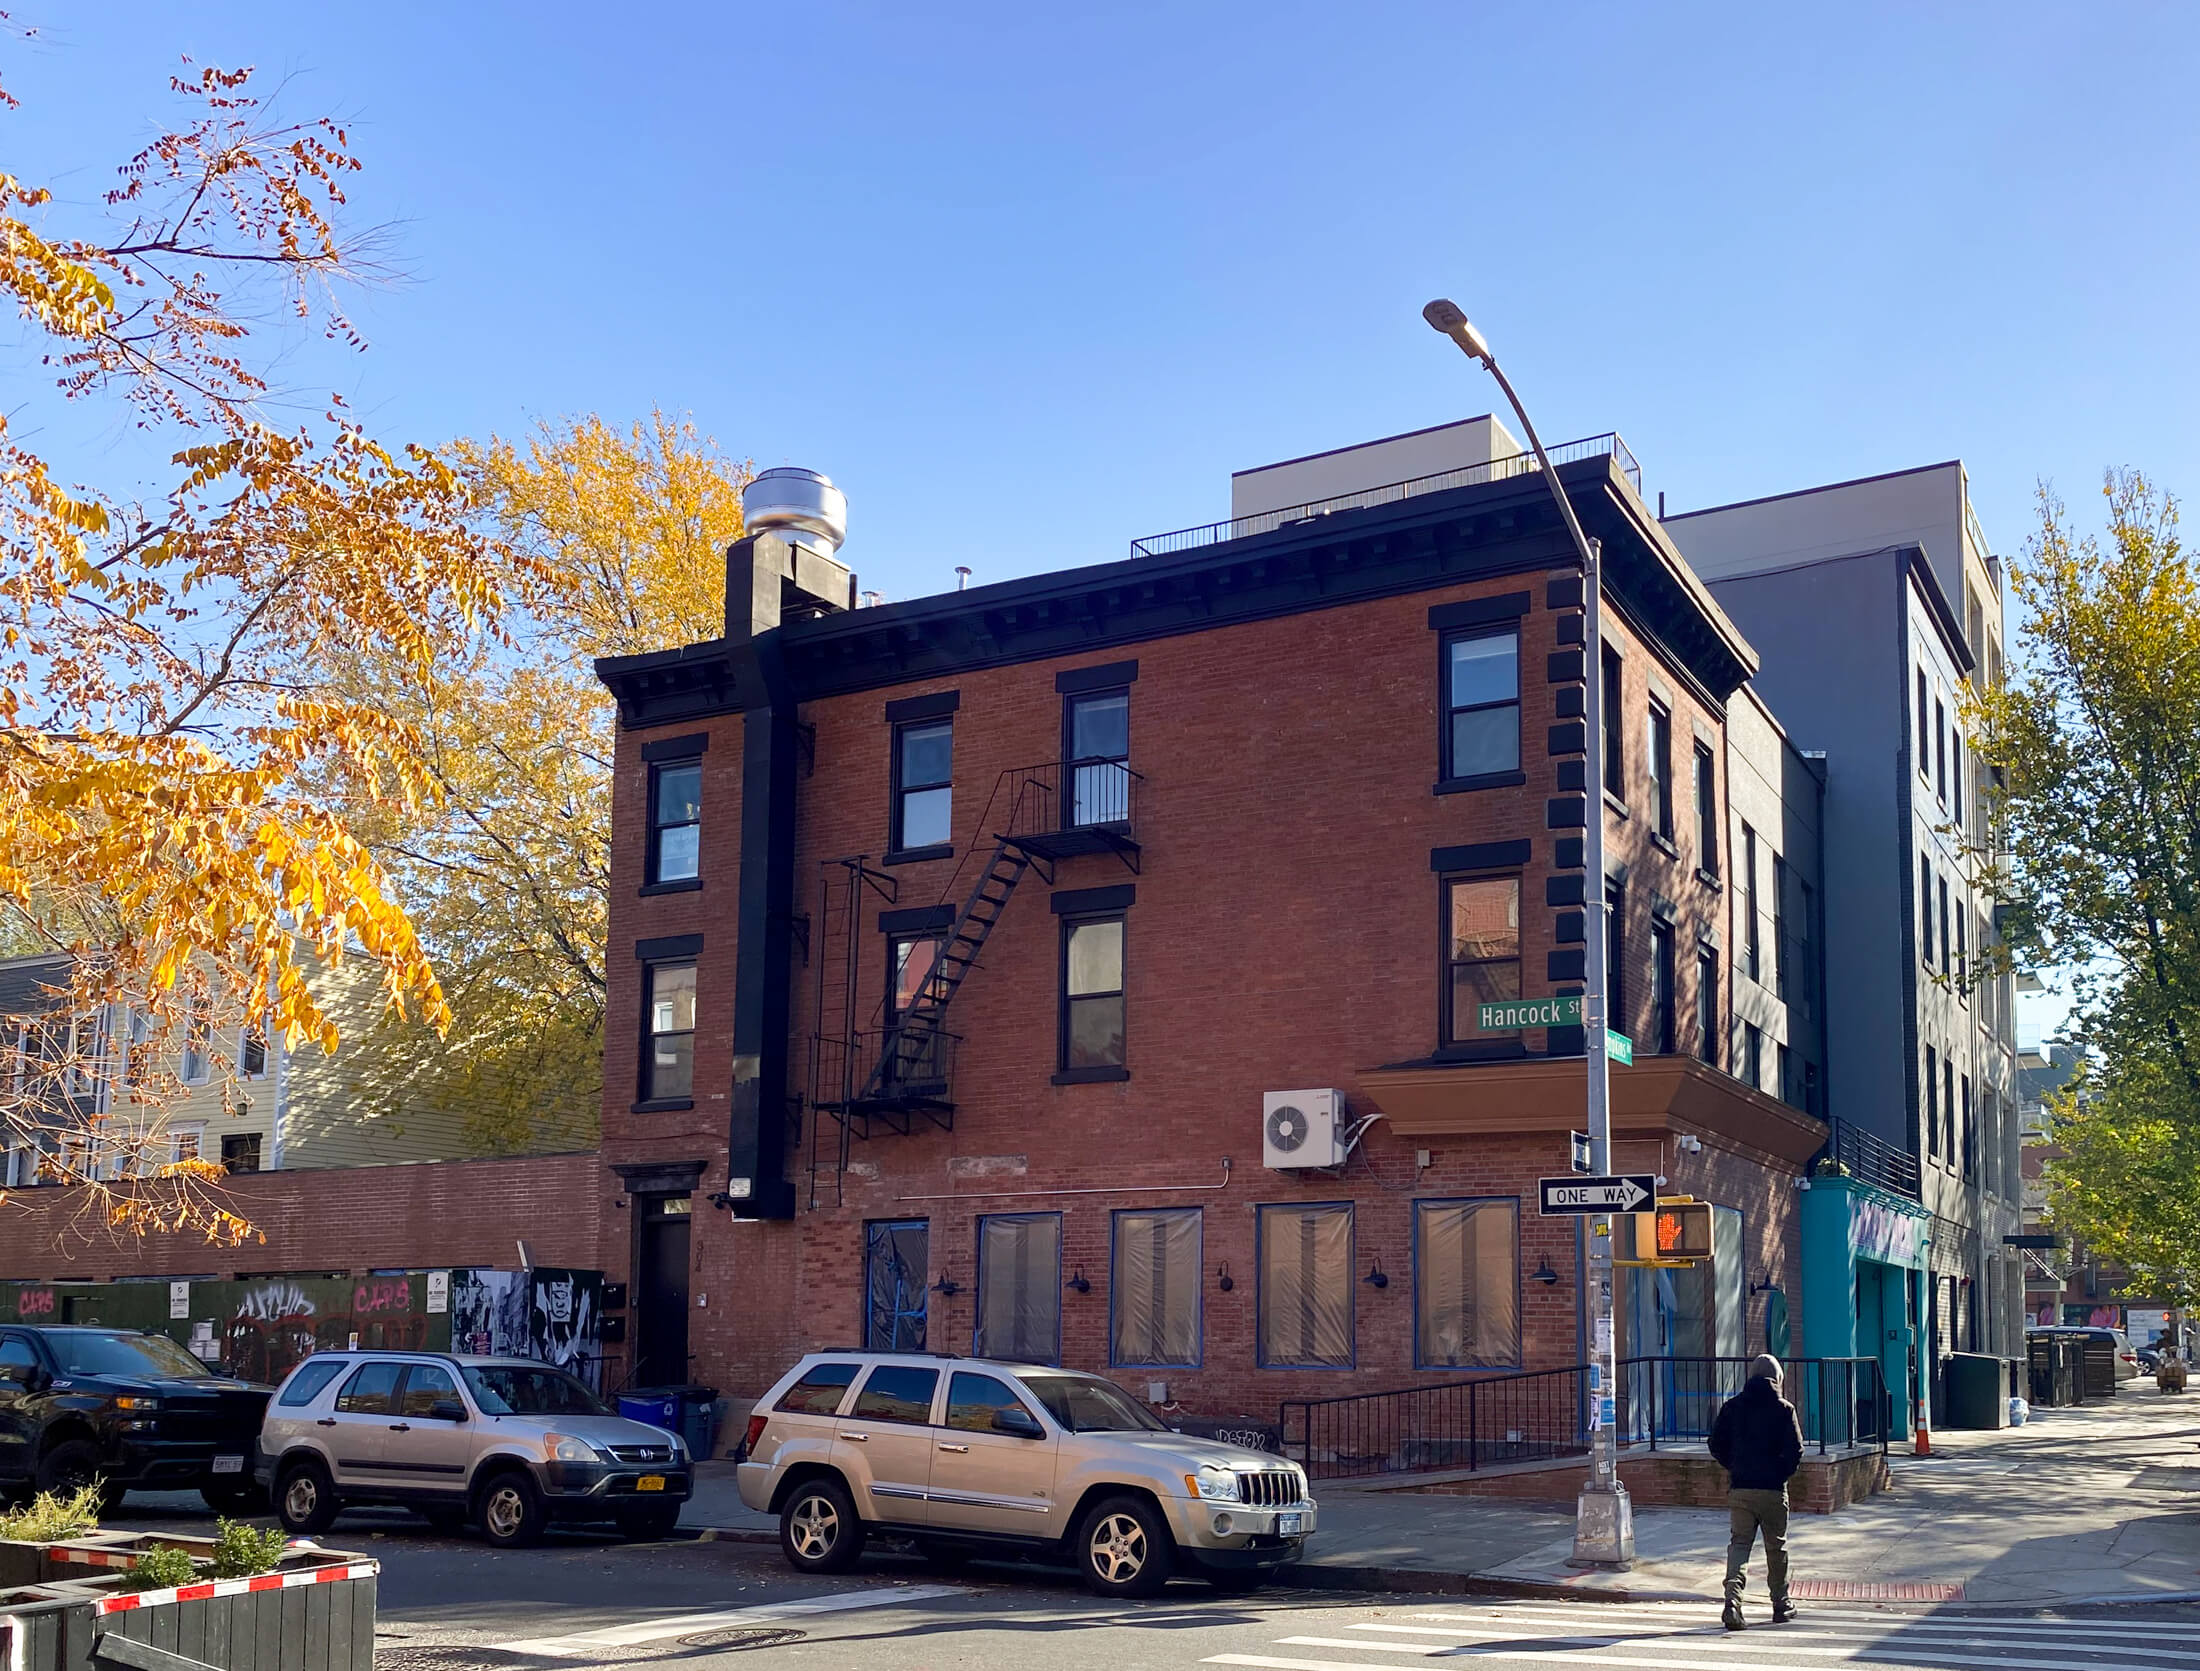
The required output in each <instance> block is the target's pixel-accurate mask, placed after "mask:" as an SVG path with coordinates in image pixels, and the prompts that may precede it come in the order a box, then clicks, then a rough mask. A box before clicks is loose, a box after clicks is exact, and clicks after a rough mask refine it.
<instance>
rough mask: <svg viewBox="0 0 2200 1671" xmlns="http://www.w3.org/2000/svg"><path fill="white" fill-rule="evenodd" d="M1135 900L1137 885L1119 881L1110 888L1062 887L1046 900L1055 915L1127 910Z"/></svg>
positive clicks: (1089, 914)
mask: <svg viewBox="0 0 2200 1671" xmlns="http://www.w3.org/2000/svg"><path fill="white" fill-rule="evenodd" d="M1137 902H1138V886H1137V884H1136V883H1134V882H1121V883H1118V884H1117V885H1116V886H1114V887H1112V888H1064V889H1062V890H1061V891H1060V892H1059V893H1057V894H1054V895H1053V896H1052V897H1051V898H1050V899H1049V901H1048V903H1049V904H1050V905H1051V906H1052V907H1053V910H1054V914H1055V915H1056V916H1057V917H1083V916H1092V915H1098V914H1099V913H1100V912H1103V911H1127V910H1129V909H1130V908H1131V907H1132V906H1133V905H1135V904H1136V903H1137Z"/></svg>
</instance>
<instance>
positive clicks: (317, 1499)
mask: <svg viewBox="0 0 2200 1671" xmlns="http://www.w3.org/2000/svg"><path fill="white" fill-rule="evenodd" d="M341 1507H343V1504H342V1503H341V1502H340V1501H338V1499H337V1496H336V1491H335V1488H334V1487H333V1486H332V1485H330V1484H329V1477H328V1470H327V1469H326V1468H324V1467H322V1466H321V1465H320V1463H318V1462H293V1463H292V1464H291V1465H290V1466H289V1467H287V1468H285V1469H284V1470H283V1472H282V1477H281V1478H280V1479H279V1480H277V1481H276V1483H275V1518H276V1519H278V1520H280V1521H281V1522H282V1523H283V1529H284V1530H285V1531H287V1532H296V1533H298V1534H300V1535H301V1536H307V1537H310V1536H311V1535H312V1534H313V1533H315V1532H325V1531H327V1530H328V1528H329V1523H330V1522H331V1521H333V1520H334V1519H335V1518H336V1511H337V1510H338V1509H340V1508H341Z"/></svg>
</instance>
